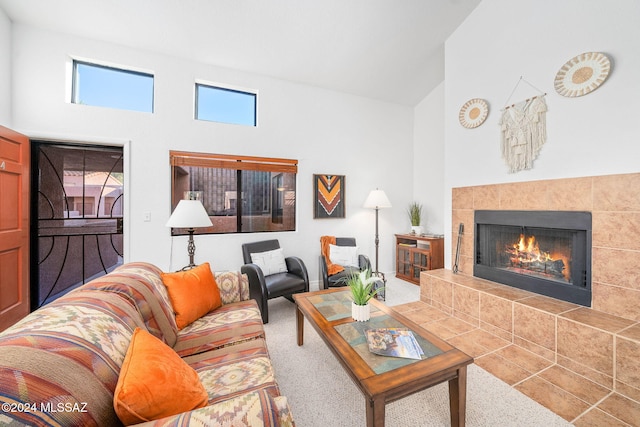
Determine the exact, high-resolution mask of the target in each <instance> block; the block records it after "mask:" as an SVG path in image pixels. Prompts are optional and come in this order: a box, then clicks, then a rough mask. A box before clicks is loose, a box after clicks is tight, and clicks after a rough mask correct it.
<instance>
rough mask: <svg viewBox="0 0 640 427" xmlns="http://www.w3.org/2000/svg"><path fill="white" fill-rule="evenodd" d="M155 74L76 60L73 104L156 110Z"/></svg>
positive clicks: (150, 111)
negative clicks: (154, 105) (154, 100)
mask: <svg viewBox="0 0 640 427" xmlns="http://www.w3.org/2000/svg"><path fill="white" fill-rule="evenodd" d="M153 83H154V77H153V74H147V73H141V72H137V71H131V70H125V69H120V68H114V67H108V66H104V65H97V64H92V63H89V62H82V61H75V60H74V61H73V83H72V93H71V102H72V103H74V104H84V105H93V106H97V107H108V108H117V109H121V110H132V111H142V112H146V113H153Z"/></svg>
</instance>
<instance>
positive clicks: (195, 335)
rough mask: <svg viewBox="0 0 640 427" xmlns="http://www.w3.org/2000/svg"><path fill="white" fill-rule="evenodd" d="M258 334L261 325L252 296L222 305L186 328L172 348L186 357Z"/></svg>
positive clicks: (262, 335) (258, 335)
mask: <svg viewBox="0 0 640 427" xmlns="http://www.w3.org/2000/svg"><path fill="white" fill-rule="evenodd" d="M259 337H264V326H263V324H262V317H261V315H260V309H259V308H258V304H257V303H256V301H255V300H252V299H251V300H248V301H240V302H234V303H231V304H225V305H223V306H222V307H219V308H217V309H216V310H214V311H211V312H209V313H208V314H206V315H205V316H203V317H201V318H200V319H198V320H196V321H195V322H193V323H192V324H190V325H189V326H187V327H185V328H184V329H182V330H181V331H179V333H178V340H177V342H176V344H175V345H174V346H173V349H174V351H176V352H177V353H178V354H179V355H180V356H181V357H185V356H189V355H192V354H198V353H202V352H205V351H209V350H214V349H217V348H220V347H224V346H228V345H230V344H234V343H237V342H241V341H246V340H251V339H255V338H259Z"/></svg>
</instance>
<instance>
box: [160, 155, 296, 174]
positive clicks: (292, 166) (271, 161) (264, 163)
mask: <svg viewBox="0 0 640 427" xmlns="http://www.w3.org/2000/svg"><path fill="white" fill-rule="evenodd" d="M169 161H170V163H171V166H199V167H206V168H221V169H235V170H256V171H264V172H287V173H297V172H298V161H297V160H292V159H278V158H272V157H253V156H235V155H230V154H209V153H191V152H187V151H169Z"/></svg>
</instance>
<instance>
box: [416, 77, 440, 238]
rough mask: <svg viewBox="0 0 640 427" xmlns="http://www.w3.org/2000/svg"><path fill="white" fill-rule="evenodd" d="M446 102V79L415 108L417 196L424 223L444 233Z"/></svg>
mask: <svg viewBox="0 0 640 427" xmlns="http://www.w3.org/2000/svg"><path fill="white" fill-rule="evenodd" d="M443 105H444V82H442V83H440V85H438V86H437V87H436V88H435V89H434V90H432V91H431V93H430V94H429V95H428V96H427V97H425V98H424V99H423V100H422V101H421V102H420V103H419V104H418V105H417V106H416V107H415V109H414V124H413V182H414V184H413V198H414V200H415V201H417V202H419V203H422V207H423V219H422V221H423V226H424V229H425V231H426V232H428V233H431V234H443V233H444V199H445V195H444V190H443V189H444V174H445V171H444V108H443ZM407 225H409V222H407Z"/></svg>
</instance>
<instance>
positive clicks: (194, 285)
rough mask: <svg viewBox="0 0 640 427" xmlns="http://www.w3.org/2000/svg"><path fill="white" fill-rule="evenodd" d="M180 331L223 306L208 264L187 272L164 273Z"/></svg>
mask: <svg viewBox="0 0 640 427" xmlns="http://www.w3.org/2000/svg"><path fill="white" fill-rule="evenodd" d="M162 282H163V283H164V285H165V286H166V287H167V291H168V293H169V299H170V300H171V304H172V305H173V311H174V313H175V314H176V324H177V325H178V329H182V328H184V327H186V326H188V325H190V324H191V323H193V322H194V321H196V320H198V319H199V318H201V317H202V316H204V315H205V314H207V313H208V312H210V311H211V310H214V309H216V308H218V307H220V306H221V305H222V299H221V298H220V289H218V284H217V283H216V279H215V277H214V276H213V273H212V272H211V267H210V266H209V263H208V262H205V263H204V264H200V265H199V266H197V267H195V268H192V269H191V270H187V271H178V272H176V273H162Z"/></svg>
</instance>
